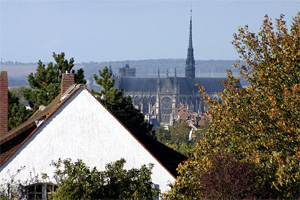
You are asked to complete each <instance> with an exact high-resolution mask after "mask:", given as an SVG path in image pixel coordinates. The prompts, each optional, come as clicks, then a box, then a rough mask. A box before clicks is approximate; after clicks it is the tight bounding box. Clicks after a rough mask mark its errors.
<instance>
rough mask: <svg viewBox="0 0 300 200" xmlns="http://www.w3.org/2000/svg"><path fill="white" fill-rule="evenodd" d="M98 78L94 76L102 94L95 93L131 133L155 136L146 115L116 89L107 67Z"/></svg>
mask: <svg viewBox="0 0 300 200" xmlns="http://www.w3.org/2000/svg"><path fill="white" fill-rule="evenodd" d="M99 75H100V77H98V76H97V75H96V74H94V79H95V80H96V82H97V84H98V85H100V86H101V87H102V90H101V91H100V92H97V91H94V90H93V93H94V94H95V95H96V96H97V98H98V99H99V100H100V101H101V102H102V103H103V104H104V105H105V106H106V107H107V108H108V109H109V110H110V111H111V112H112V113H113V114H114V115H115V116H116V117H117V118H118V119H119V120H120V121H121V122H122V123H123V124H124V125H125V126H126V127H127V128H128V129H129V130H131V131H139V132H143V133H147V134H148V135H151V136H153V134H152V132H151V130H152V125H151V124H149V123H148V122H146V121H145V119H144V115H143V114H142V113H141V112H140V111H139V110H137V109H135V108H134V107H133V104H132V100H131V98H130V97H123V91H122V90H118V89H116V88H114V87H113V86H114V80H113V79H112V74H110V73H109V72H108V68H107V67H105V68H104V69H103V71H101V70H99Z"/></svg>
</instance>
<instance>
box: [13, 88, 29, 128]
mask: <svg viewBox="0 0 300 200" xmlns="http://www.w3.org/2000/svg"><path fill="white" fill-rule="evenodd" d="M32 114H33V111H31V110H27V109H26V107H25V105H23V104H22V103H20V102H19V98H18V97H16V95H15V94H14V93H12V92H11V91H8V129H9V130H11V129H12V128H14V127H16V126H19V125H20V124H22V123H23V122H25V121H26V120H27V119H29V117H30V116H31V115H32Z"/></svg>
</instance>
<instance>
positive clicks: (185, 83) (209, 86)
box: [119, 77, 226, 95]
mask: <svg viewBox="0 0 300 200" xmlns="http://www.w3.org/2000/svg"><path fill="white" fill-rule="evenodd" d="M168 78H169V79H170V80H171V82H172V84H173V85H174V81H175V78H174V77H168ZM166 79H167V78H160V84H161V86H163V85H164V83H165V81H166ZM225 79H226V78H204V77H199V78H185V77H177V83H178V85H179V94H186V95H188V94H193V93H197V92H198V88H197V87H195V86H194V85H195V84H196V83H198V82H199V83H200V84H201V86H204V88H205V89H206V92H222V91H223V90H224V86H223V85H222V81H223V80H225ZM119 89H123V90H124V91H125V92H157V78H138V77H122V78H121V79H120V81H119Z"/></svg>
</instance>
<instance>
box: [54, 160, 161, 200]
mask: <svg viewBox="0 0 300 200" xmlns="http://www.w3.org/2000/svg"><path fill="white" fill-rule="evenodd" d="M124 164H125V160H124V159H121V160H118V161H116V162H115V163H110V164H108V165H106V170H105V171H98V170H97V169H96V167H94V168H93V169H90V168H89V167H88V166H86V165H85V164H84V163H83V161H82V160H78V161H77V162H75V163H73V162H71V160H70V159H66V160H63V161H61V160H58V162H56V163H53V165H54V166H55V167H56V171H55V177H56V180H57V182H58V188H57V190H56V191H55V193H54V194H53V196H52V197H53V199H153V198H154V197H155V196H156V195H157V194H158V192H159V190H158V189H155V188H154V184H153V183H152V182H151V170H152V167H153V165H149V167H147V166H145V165H143V166H141V168H140V169H135V168H133V169H130V170H126V169H123V168H124ZM62 165H63V169H61V166H62Z"/></svg>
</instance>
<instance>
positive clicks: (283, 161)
mask: <svg viewBox="0 0 300 200" xmlns="http://www.w3.org/2000/svg"><path fill="white" fill-rule="evenodd" d="M233 45H234V46H235V48H236V49H237V51H238V52H239V53H240V55H241V58H242V59H244V60H246V61H247V64H248V66H241V68H240V75H241V76H242V77H244V78H245V79H246V80H247V81H248V82H249V84H250V87H247V88H236V87H235V83H236V82H237V81H239V79H238V78H234V77H233V76H232V73H231V71H228V79H229V81H228V82H224V85H225V90H224V91H223V92H222V93H221V94H220V97H221V99H222V101H214V100H212V99H210V98H206V102H207V103H209V111H208V114H211V116H212V121H211V124H210V128H209V130H208V131H207V132H206V133H205V134H203V136H202V137H203V138H202V139H201V140H199V141H198V142H197V146H196V149H195V151H194V154H193V156H192V157H191V158H190V159H189V160H188V161H187V162H185V163H184V164H183V165H181V166H180V167H179V173H180V174H181V175H180V176H179V177H178V178H177V180H176V182H175V183H174V185H173V188H172V191H171V192H170V193H169V197H170V198H200V197H203V195H204V192H205V188H203V184H201V180H200V179H199V176H198V174H199V169H201V170H202V171H203V172H207V171H208V169H209V168H210V166H211V165H212V158H213V156H214V155H215V154H217V153H222V152H227V153H229V154H230V155H232V156H233V157H234V159H236V160H238V161H239V162H242V163H251V166H252V170H254V172H255V173H256V181H255V184H254V188H253V190H252V196H253V198H274V199H277V198H278V199H297V198H299V197H300V196H299V195H300V193H299V185H300V165H299V160H300V120H299V116H300V70H299V69H300V65H299V63H300V14H299V13H298V14H297V17H295V18H294V20H293V23H292V25H291V28H290V30H288V28H287V27H286V23H285V21H284V20H283V16H281V17H280V18H279V19H277V20H276V26H275V27H274V26H273V25H272V22H271V20H270V19H269V18H268V17H267V16H266V18H265V20H264V22H263V25H262V27H261V29H260V31H259V33H258V34H255V33H252V32H250V31H249V30H248V26H245V27H244V28H240V29H239V33H238V34H234V41H233ZM198 86H199V87H200V85H198ZM200 88H201V87H200ZM200 92H201V93H203V94H204V95H205V89H204V88H201V89H200ZM220 173H222V172H220ZM221 175H223V176H224V175H225V174H221ZM220 190H221V189H220Z"/></svg>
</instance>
